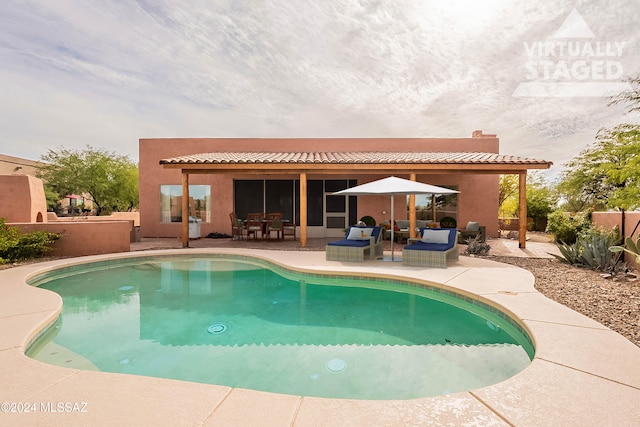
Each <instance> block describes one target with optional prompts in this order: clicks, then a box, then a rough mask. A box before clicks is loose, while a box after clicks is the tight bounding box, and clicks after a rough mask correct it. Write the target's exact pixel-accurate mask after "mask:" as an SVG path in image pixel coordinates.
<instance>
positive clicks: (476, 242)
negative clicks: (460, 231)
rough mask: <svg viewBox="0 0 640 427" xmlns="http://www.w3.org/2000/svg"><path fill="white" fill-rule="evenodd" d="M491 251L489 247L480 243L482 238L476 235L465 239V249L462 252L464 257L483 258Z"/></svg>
mask: <svg viewBox="0 0 640 427" xmlns="http://www.w3.org/2000/svg"><path fill="white" fill-rule="evenodd" d="M490 250H491V245H489V244H488V243H487V242H483V241H482V236H480V235H477V236H475V237H473V238H469V239H467V248H466V249H465V250H464V254H465V255H476V256H485V255H487V254H488V253H489V251H490Z"/></svg>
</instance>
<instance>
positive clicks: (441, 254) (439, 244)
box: [402, 228, 460, 268]
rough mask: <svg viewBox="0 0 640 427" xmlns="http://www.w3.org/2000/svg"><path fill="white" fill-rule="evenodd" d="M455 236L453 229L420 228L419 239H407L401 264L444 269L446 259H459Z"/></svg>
mask: <svg viewBox="0 0 640 427" xmlns="http://www.w3.org/2000/svg"><path fill="white" fill-rule="evenodd" d="M457 234H458V232H457V230H456V229H455V228H421V229H420V234H419V235H420V238H419V239H417V238H416V239H409V244H408V245H407V246H405V247H404V248H403V249H402V264H403V265H408V266H414V267H437V268H446V267H447V260H448V259H452V260H457V259H458V258H459V257H460V254H459V252H458V239H457Z"/></svg>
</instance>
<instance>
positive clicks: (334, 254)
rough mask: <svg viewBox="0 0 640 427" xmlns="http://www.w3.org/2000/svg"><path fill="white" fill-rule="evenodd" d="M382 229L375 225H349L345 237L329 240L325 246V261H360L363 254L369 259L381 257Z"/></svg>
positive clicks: (362, 258) (363, 256) (362, 259)
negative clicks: (333, 240)
mask: <svg viewBox="0 0 640 427" xmlns="http://www.w3.org/2000/svg"><path fill="white" fill-rule="evenodd" d="M382 251H383V246H382V231H381V228H380V227H378V226H376V227H360V226H355V225H354V226H351V227H349V228H348V229H347V233H346V234H345V238H344V239H342V240H337V241H335V242H329V243H328V244H327V247H326V252H327V255H326V259H327V261H347V262H348V261H354V262H362V261H364V259H365V255H367V256H368V258H369V259H376V258H382Z"/></svg>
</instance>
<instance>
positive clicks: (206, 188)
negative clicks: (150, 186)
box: [160, 185, 211, 223]
mask: <svg viewBox="0 0 640 427" xmlns="http://www.w3.org/2000/svg"><path fill="white" fill-rule="evenodd" d="M189 216H191V217H194V218H200V219H201V220H202V222H211V186H210V185H190V186H189ZM181 221H182V186H181V185H161V186H160V222H165V223H167V222H181Z"/></svg>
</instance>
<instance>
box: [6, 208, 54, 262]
mask: <svg viewBox="0 0 640 427" xmlns="http://www.w3.org/2000/svg"><path fill="white" fill-rule="evenodd" d="M59 237H60V235H58V234H56V233H48V232H46V231H33V232H31V233H21V232H20V230H18V229H17V228H16V227H9V226H8V225H6V224H5V220H4V218H0V264H4V263H7V262H15V261H23V260H27V259H32V258H40V257H42V256H43V255H45V254H46V253H47V252H49V251H50V250H51V245H52V244H53V242H54V241H55V240H57V239H58V238H59Z"/></svg>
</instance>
